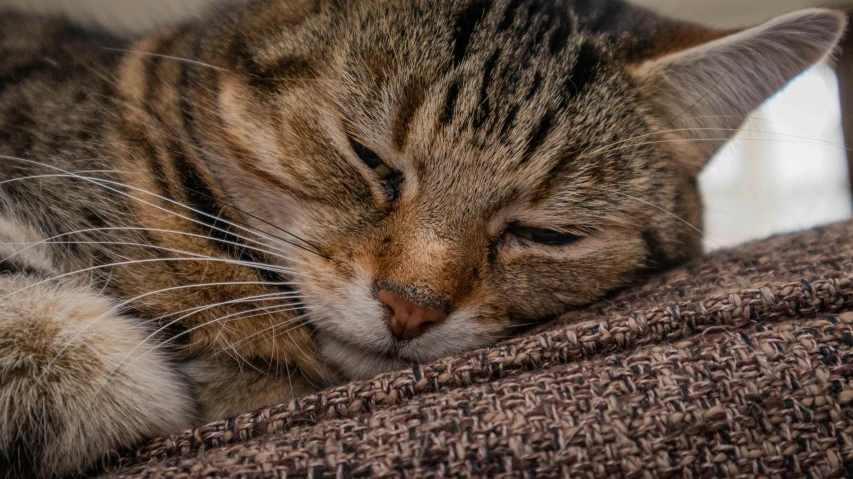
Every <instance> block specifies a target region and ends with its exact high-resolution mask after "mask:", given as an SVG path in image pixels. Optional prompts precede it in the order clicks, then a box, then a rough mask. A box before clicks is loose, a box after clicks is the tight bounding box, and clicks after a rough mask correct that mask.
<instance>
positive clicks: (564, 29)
mask: <svg viewBox="0 0 853 479" xmlns="http://www.w3.org/2000/svg"><path fill="white" fill-rule="evenodd" d="M568 21H569V20H568V19H566V20H562V21H561V22H560V24H559V25H557V27H556V28H554V31H553V32H551V37H550V38H549V39H548V51H549V52H551V55H556V54H558V53H560V52H562V51H563V50H565V49H566V46H567V45H568V44H569V37H570V36H571V35H572V27H571V25H567V24H566V22H568Z"/></svg>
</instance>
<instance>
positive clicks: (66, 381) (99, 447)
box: [0, 278, 194, 479]
mask: <svg viewBox="0 0 853 479" xmlns="http://www.w3.org/2000/svg"><path fill="white" fill-rule="evenodd" d="M25 287H28V289H25V290H23V291H19V290H20V289H21V288H25ZM0 298H2V299H0V479H9V478H16V479H17V478H23V477H38V478H50V477H68V476H75V475H78V474H81V473H82V472H84V471H85V470H87V469H90V468H92V467H95V466H97V464H98V463H99V461H100V460H101V459H102V458H104V457H106V456H107V455H109V454H110V453H111V452H112V451H115V450H116V449H118V448H122V447H127V446H129V445H132V444H134V443H136V442H138V441H140V440H142V439H145V438H147V437H153V436H157V435H162V434H168V433H172V432H174V431H176V430H180V429H182V428H185V427H188V426H190V422H191V421H192V418H193V414H194V402H193V401H192V400H191V399H190V398H189V397H188V388H187V387H186V385H185V384H184V383H185V381H184V380H183V379H182V376H180V375H179V374H177V373H176V372H174V371H173V369H172V367H171V366H170V365H169V364H168V361H167V360H166V359H165V358H164V356H163V354H162V352H161V351H158V350H154V348H153V346H154V345H153V344H152V343H151V342H150V341H147V340H146V338H147V336H148V333H147V332H145V331H144V330H143V329H142V328H140V327H139V326H138V324H135V321H134V320H132V319H130V318H126V317H123V316H121V315H118V314H116V313H115V312H113V311H112V310H111V305H110V304H109V303H108V301H107V300H105V299H104V298H102V297H100V296H98V295H96V294H93V293H91V292H89V291H87V290H85V289H80V288H76V287H63V286H49V285H46V284H45V285H36V286H33V284H32V283H31V284H28V282H27V280H23V279H20V278H18V279H14V280H13V279H3V280H2V281H0Z"/></svg>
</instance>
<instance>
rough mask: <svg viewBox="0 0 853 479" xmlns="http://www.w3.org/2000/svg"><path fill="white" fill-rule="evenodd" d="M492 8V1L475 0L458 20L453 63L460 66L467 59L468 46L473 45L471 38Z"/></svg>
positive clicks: (455, 29) (455, 28)
mask: <svg viewBox="0 0 853 479" xmlns="http://www.w3.org/2000/svg"><path fill="white" fill-rule="evenodd" d="M491 7H492V3H491V0H475V1H473V2H472V3H471V4H470V5H468V7H466V8H465V9H464V10H463V11H462V13H460V14H459V16H458V17H457V18H456V23H455V25H454V27H453V62H454V64H456V65H458V64H459V63H461V62H462V59H463V58H465V54H466V53H467V51H468V44H469V43H471V37H472V36H473V35H474V30H475V29H476V28H477V26H478V25H479V24H480V22H481V21H483V19H484V18H485V17H486V14H488V13H489V9H490V8H491Z"/></svg>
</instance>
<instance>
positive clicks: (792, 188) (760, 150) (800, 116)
mask: <svg viewBox="0 0 853 479" xmlns="http://www.w3.org/2000/svg"><path fill="white" fill-rule="evenodd" d="M221 1H223V0H109V1H106V0H0V6H15V7H18V8H24V9H27V10H30V11H40V12H53V13H55V12H63V13H65V14H67V15H69V16H71V17H73V18H75V19H77V20H79V21H83V22H88V23H94V24H100V25H102V26H106V27H107V28H110V29H113V30H117V31H125V32H139V31H144V30H147V29H150V28H152V27H154V26H156V25H158V24H162V23H170V22H176V21H180V20H181V19H184V18H187V17H190V16H193V15H199V14H201V13H202V12H203V11H204V10H205V9H206V8H209V7H210V6H211V5H214V4H215V3H218V2H221ZM226 1H227V0H226ZM633 1H634V3H637V4H641V5H645V6H647V7H649V8H652V9H655V10H657V11H659V12H661V13H663V14H666V15H668V16H673V17H678V18H682V19H686V20H692V21H696V22H700V23H705V24H709V25H713V26H720V27H737V26H747V25H751V24H755V23H758V22H761V21H764V20H767V19H769V18H771V17H773V16H776V15H779V14H783V13H786V12H790V11H793V10H796V9H799V8H805V7H810V6H819V5H823V4H825V3H826V2H825V1H819V0H633ZM833 3H834V4H835V5H843V4H844V3H845V2H844V1H841V2H838V1H836V2H833ZM847 3H849V4H851V5H853V0H847ZM848 50H849V51H850V54H849V55H850V58H851V59H853V47H851V48H849V49H848ZM845 58H846V57H845ZM841 63H842V68H839V70H838V71H839V72H840V73H841V78H842V83H843V84H847V85H849V87H848V88H846V89H842V91H841V93H842V94H846V95H853V60H851V61H850V65H849V74H848V75H847V76H845V75H844V72H845V71H847V70H845V69H844V68H843V67H844V64H845V59H842V62H841ZM845 104H851V105H853V101H848V100H847V99H845ZM841 110H842V109H841V102H840V100H839V80H838V77H837V75H836V70H834V69H833V68H831V67H829V66H826V65H820V66H817V67H815V68H813V69H812V70H810V71H808V72H806V73H805V74H803V75H802V76H800V77H799V78H797V79H796V80H795V81H794V82H792V83H791V84H790V85H789V86H788V88H786V89H785V90H784V91H782V92H780V93H779V94H778V95H776V96H775V97H774V98H772V99H771V100H770V101H768V102H767V103H766V104H765V105H764V106H762V107H761V108H760V109H759V110H758V111H757V112H756V113H755V114H754V115H753V117H752V118H751V119H750V121H749V122H748V123H747V125H746V126H745V127H744V130H743V131H742V132H741V133H740V134H739V135H738V137H737V138H736V139H735V140H734V141H732V143H731V144H730V145H729V146H728V147H726V148H725V149H724V150H723V151H721V152H720V153H719V154H718V155H717V157H716V158H715V159H714V160H713V161H712V163H711V164H710V166H709V167H708V168H707V170H706V171H705V172H704V173H703V174H702V177H701V184H702V191H703V196H704V199H705V204H706V211H707V213H706V217H705V224H704V225H703V229H704V231H705V237H706V239H705V246H706V249H708V250H714V249H718V248H722V247H728V246H733V245H736V244H740V243H743V242H746V241H750V240H754V239H759V238H763V237H767V236H770V235H773V234H777V233H784V232H790V231H796V230H801V229H806V228H810V227H813V226H816V225H821V224H826V223H831V222H835V221H840V220H843V219H846V218H849V217H851V215H853V198H851V193H850V178H851V176H850V174H849V169H848V161H847V154H846V151H847V150H846V148H845V147H844V144H845V141H844V130H843V129H842V114H841ZM851 113H853V112H851ZM850 116H853V115H850ZM848 131H851V132H853V125H850V126H849V128H848ZM850 140H853V137H851V139H850Z"/></svg>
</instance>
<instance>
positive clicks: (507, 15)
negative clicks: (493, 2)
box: [498, 0, 522, 32]
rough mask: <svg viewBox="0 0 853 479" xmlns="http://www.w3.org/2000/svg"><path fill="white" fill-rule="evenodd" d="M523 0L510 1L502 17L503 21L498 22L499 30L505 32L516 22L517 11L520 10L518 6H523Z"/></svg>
mask: <svg viewBox="0 0 853 479" xmlns="http://www.w3.org/2000/svg"><path fill="white" fill-rule="evenodd" d="M521 3H522V0H512V1H511V2H509V5H507V6H506V10H504V16H503V18H502V19H501V23H500V24H498V31H499V32H503V31H506V30H507V29H509V27H511V26H512V24H513V23H514V22H515V13H516V12H517V11H518V7H520V6H521Z"/></svg>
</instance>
